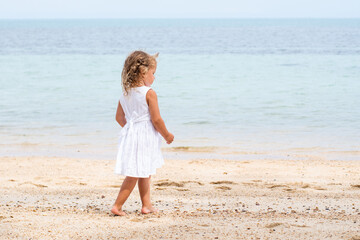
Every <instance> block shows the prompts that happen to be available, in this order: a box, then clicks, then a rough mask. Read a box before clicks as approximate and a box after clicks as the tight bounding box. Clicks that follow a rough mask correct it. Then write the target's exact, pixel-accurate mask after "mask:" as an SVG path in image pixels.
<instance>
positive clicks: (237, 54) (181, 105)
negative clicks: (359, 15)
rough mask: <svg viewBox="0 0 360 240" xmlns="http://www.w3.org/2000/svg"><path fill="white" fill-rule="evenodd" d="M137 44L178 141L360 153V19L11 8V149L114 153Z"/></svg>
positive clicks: (230, 151) (3, 33) (261, 151)
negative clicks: (32, 16) (15, 11)
mask: <svg viewBox="0 0 360 240" xmlns="http://www.w3.org/2000/svg"><path fill="white" fill-rule="evenodd" d="M136 49H141V50H145V51H147V52H149V53H151V54H154V53H156V52H159V53H160V55H159V58H158V69H157V72H156V80H155V83H154V85H153V88H154V89H155V90H156V92H157V94H158V97H159V104H160V111H161V114H162V116H163V118H164V120H165V122H166V124H167V126H168V128H169V130H170V131H172V132H173V133H174V135H175V142H174V144H173V147H193V148H190V149H188V151H190V152H191V151H195V152H201V151H203V150H204V151H206V152H207V154H208V156H206V157H209V156H210V157H211V156H215V155H216V154H220V155H216V157H219V156H220V157H223V158H230V157H234V156H235V157H234V158H238V159H240V158H252V157H256V156H257V155H259V156H260V155H261V156H263V157H264V156H265V157H266V156H273V157H274V156H275V157H276V156H278V155H281V156H287V155H289V154H293V155H292V156H295V155H296V156H306V154H309V153H311V154H320V156H321V157H323V158H325V159H344V158H349V159H359V160H360V19H281V20H269V19H251V20H246V19H226V20H225V19H217V20H210V19H201V20H200V19H198V20H194V19H187V20H180V19H178V20H176V19H172V20H170V19H161V20H160V19H158V20H155V19H152V20H149V19H148V20H146V19H141V20H139V19H132V20H130V19H128V20H120V19H119V20H0V155H29V154H31V155H59V156H63V155H65V156H75V157H76V156H80V157H82V156H87V157H88V156H92V157H94V158H110V159H111V158H114V156H115V154H116V148H117V137H118V132H119V131H120V127H119V126H118V125H117V124H116V122H115V119H114V116H115V111H116V106H117V101H118V98H119V95H120V94H121V85H120V83H121V79H120V73H121V70H122V65H123V62H124V60H125V58H126V56H127V55H128V54H129V53H130V52H131V51H133V50H136ZM163 146H164V147H169V146H166V144H165V142H164V145H163ZM181 149H184V150H186V148H181ZM168 151H169V149H168V150H166V149H165V154H169V155H167V156H169V157H175V155H176V154H179V153H176V154H173V155H171V154H172V153H171V152H168ZM184 154H185V153H184ZM185 155H186V154H185ZM254 155H256V156H254ZM182 157H183V156H181V154H180V158H182Z"/></svg>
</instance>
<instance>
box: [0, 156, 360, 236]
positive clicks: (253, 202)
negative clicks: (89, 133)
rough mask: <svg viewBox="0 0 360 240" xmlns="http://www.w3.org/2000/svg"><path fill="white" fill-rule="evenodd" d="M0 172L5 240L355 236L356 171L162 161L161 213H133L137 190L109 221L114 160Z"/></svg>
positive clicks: (62, 161) (157, 181)
mask: <svg viewBox="0 0 360 240" xmlns="http://www.w3.org/2000/svg"><path fill="white" fill-rule="evenodd" d="M0 162H1V164H0V184H1V186H2V188H1V189H0V191H1V192H0V212H1V214H0V226H1V227H0V235H1V236H3V237H5V238H8V239H12V238H41V239H53V238H59V237H61V238H80V239H82V238H84V239H86V238H90V239H91V238H94V239H95V238H97V239H108V238H119V237H123V238H131V239H159V238H161V237H162V238H166V239H168V238H176V237H179V238H185V237H191V238H203V239H210V238H212V239H214V238H215V237H218V238H219V239H248V238H254V239H266V238H281V237H284V236H287V237H289V239H314V238H315V239H319V238H320V239H325V238H326V239H352V238H353V239H358V238H357V237H359V236H360V231H359V230H358V229H360V228H359V227H360V221H359V217H360V208H359V206H360V179H359V175H358V173H359V172H360V162H359V161H346V160H342V161H335V160H334V161H329V160H311V159H308V160H297V161H294V160H261V161H259V160H251V159H249V160H223V159H221V160H220V159H195V160H183V161H179V160H170V159H166V160H165V165H164V166H163V167H162V168H160V169H158V170H157V173H156V175H154V176H152V183H151V194H152V201H153V204H154V205H155V207H157V208H159V210H160V213H159V214H150V215H142V214H140V213H139V210H140V208H141V204H140V198H139V195H138V190H137V187H136V188H135V189H134V192H133V193H132V194H131V195H130V197H129V199H128V201H127V202H126V203H125V206H124V210H125V211H126V212H127V213H128V215H127V216H125V217H113V216H111V214H110V212H109V211H110V208H111V206H112V204H113V201H114V200H115V197H116V196H117V193H118V191H119V187H120V185H121V183H122V180H123V179H124V177H122V176H118V175H115V174H114V173H113V170H114V165H115V160H95V159H80V158H62V157H0ZM139 229H141V230H139ZM150 229H151V234H149V232H150Z"/></svg>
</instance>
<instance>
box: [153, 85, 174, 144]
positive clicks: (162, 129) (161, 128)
mask: <svg viewBox="0 0 360 240" xmlns="http://www.w3.org/2000/svg"><path fill="white" fill-rule="evenodd" d="M146 101H147V103H148V105H149V111H150V117H151V121H152V123H153V124H154V127H155V129H156V130H157V131H158V132H159V133H160V134H161V136H163V138H164V139H165V140H166V142H167V143H168V144H170V143H171V142H172V141H173V140H174V135H173V134H172V133H170V132H169V131H168V130H167V128H166V126H165V122H164V120H163V119H162V118H161V115H160V110H159V104H158V100H157V95H156V93H155V91H154V90H152V89H150V90H149V91H148V92H147V93H146Z"/></svg>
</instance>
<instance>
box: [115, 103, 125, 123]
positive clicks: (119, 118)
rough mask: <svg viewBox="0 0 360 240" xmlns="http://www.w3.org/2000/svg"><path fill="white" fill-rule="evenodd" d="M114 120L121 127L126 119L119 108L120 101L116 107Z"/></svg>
mask: <svg viewBox="0 0 360 240" xmlns="http://www.w3.org/2000/svg"><path fill="white" fill-rule="evenodd" d="M115 119H116V121H117V122H118V123H119V124H120V126H121V127H124V126H125V124H126V118H125V113H124V110H123V109H122V107H121V104H120V101H119V103H118V106H117V110H116V116H115Z"/></svg>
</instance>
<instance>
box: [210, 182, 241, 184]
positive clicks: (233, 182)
mask: <svg viewBox="0 0 360 240" xmlns="http://www.w3.org/2000/svg"><path fill="white" fill-rule="evenodd" d="M210 184H237V183H235V182H232V181H217V182H210Z"/></svg>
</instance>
